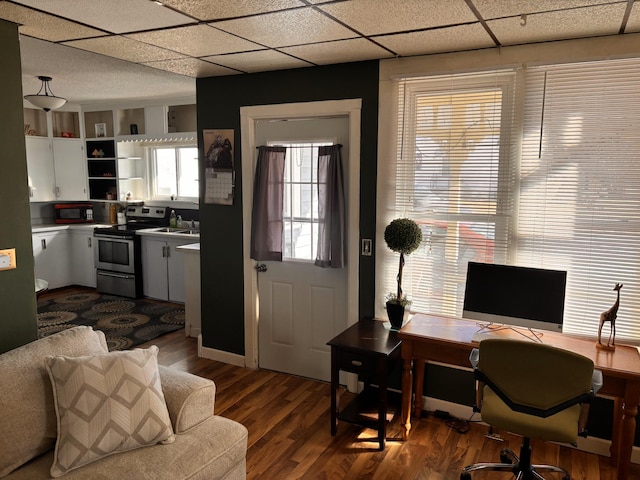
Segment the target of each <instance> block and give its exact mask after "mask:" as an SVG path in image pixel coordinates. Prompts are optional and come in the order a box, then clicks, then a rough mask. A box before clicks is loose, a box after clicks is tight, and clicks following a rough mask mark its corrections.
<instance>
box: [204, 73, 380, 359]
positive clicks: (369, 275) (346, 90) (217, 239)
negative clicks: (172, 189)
mask: <svg viewBox="0 0 640 480" xmlns="http://www.w3.org/2000/svg"><path fill="white" fill-rule="evenodd" d="M378 65H379V64H378V62H377V61H369V62H356V63H345V64H339V65H329V66H322V67H310V68H300V69H293V70H280V71H274V72H262V73H256V74H249V75H232V76H226V77H211V78H202V79H198V80H197V81H196V91H197V109H198V141H199V145H200V146H201V147H202V143H203V142H202V130H203V129H233V130H234V131H235V135H234V146H235V152H234V160H235V168H236V179H235V185H236V187H235V191H234V202H233V205H232V206H223V205H208V204H205V203H204V202H203V201H201V203H200V220H201V224H200V227H201V231H200V244H201V249H200V264H201V278H202V281H201V288H202V344H203V346H205V347H209V348H214V349H216V350H222V351H225V352H231V353H235V354H238V355H244V353H245V352H244V291H243V290H244V278H243V257H242V235H243V234H242V229H243V226H242V220H243V219H242V208H243V206H242V161H243V159H242V152H241V151H240V150H241V149H240V145H241V132H240V107H244V106H255V105H272V104H282V103H296V102H311V101H323V100H345V99H354V98H360V99H362V112H361V113H362V117H361V144H360V149H361V157H360V238H362V237H364V238H375V223H376V209H375V205H376V182H377V177H376V168H377V160H378V158H377V148H378V147H377V145H378V80H379V69H378ZM200 178H204V162H203V152H200ZM203 187H204V186H203V185H202V184H201V189H203ZM202 191H203V190H201V192H202ZM201 198H202V196H201ZM374 251H375V250H374ZM352 254H358V252H352ZM359 277H360V279H359V280H360V294H359V314H360V318H362V317H372V316H373V312H374V290H375V280H374V279H375V258H374V257H373V256H371V257H363V256H361V257H360V270H359Z"/></svg>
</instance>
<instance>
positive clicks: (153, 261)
mask: <svg viewBox="0 0 640 480" xmlns="http://www.w3.org/2000/svg"><path fill="white" fill-rule="evenodd" d="M189 243H193V239H191V240H189V239H187V240H177V239H176V240H168V239H166V238H162V237H160V238H159V237H153V236H150V235H145V236H144V237H143V238H142V291H143V293H144V295H145V296H146V297H151V298H156V299H159V300H169V301H171V302H179V303H184V302H185V287H184V253H183V252H180V251H178V250H176V247H179V246H180V245H187V244H189Z"/></svg>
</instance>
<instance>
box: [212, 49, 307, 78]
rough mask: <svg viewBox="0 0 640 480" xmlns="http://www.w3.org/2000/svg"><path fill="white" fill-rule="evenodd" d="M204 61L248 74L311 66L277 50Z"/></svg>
mask: <svg viewBox="0 0 640 480" xmlns="http://www.w3.org/2000/svg"><path fill="white" fill-rule="evenodd" d="M203 60H208V61H210V62H213V63H217V64H219V65H224V66H227V67H229V68H235V69H236V70H240V71H242V72H247V73H253V72H264V71H268V70H284V69H287V68H300V67H309V66H311V64H310V63H308V62H305V61H303V60H298V59H297V58H293V57H291V56H289V55H285V54H284V53H280V52H277V51H275V50H259V51H257V52H245V53H231V54H228V55H216V56H213V57H205V58H204V59H203Z"/></svg>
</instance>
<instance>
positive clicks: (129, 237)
mask: <svg viewBox="0 0 640 480" xmlns="http://www.w3.org/2000/svg"><path fill="white" fill-rule="evenodd" d="M168 222H169V217H168V215H167V209H166V208H165V207H144V206H129V207H127V223H126V224H125V225H114V226H112V227H109V228H96V229H95V230H94V231H93V236H94V238H95V240H96V242H95V247H94V256H95V264H96V283H97V289H98V291H99V292H103V293H110V294H112V295H119V296H123V297H131V298H138V297H142V256H141V243H142V242H141V241H140V236H139V235H136V230H139V229H141V228H152V227H158V226H165V225H168Z"/></svg>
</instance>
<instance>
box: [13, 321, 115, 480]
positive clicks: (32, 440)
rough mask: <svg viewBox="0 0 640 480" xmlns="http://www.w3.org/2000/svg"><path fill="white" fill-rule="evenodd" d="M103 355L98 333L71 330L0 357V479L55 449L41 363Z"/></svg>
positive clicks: (49, 397) (48, 390)
mask: <svg viewBox="0 0 640 480" xmlns="http://www.w3.org/2000/svg"><path fill="white" fill-rule="evenodd" d="M106 352H108V348H107V342H106V340H105V337H104V333H102V332H99V331H97V332H94V331H93V329H92V328H91V327H74V328H71V329H69V330H64V331H62V332H59V333H56V334H54V335H51V336H48V337H45V338H41V339H40V340H38V341H36V342H32V343H29V344H27V345H23V346H22V347H18V348H16V349H14V350H11V351H9V352H6V353H3V354H2V355H0V392H2V394H0V431H1V432H2V435H0V478H1V477H4V476H6V475H8V474H9V473H10V472H11V471H13V470H15V469H16V468H18V467H19V466H21V465H23V464H24V463H26V462H28V461H29V460H31V459H32V458H35V457H37V456H38V455H40V454H42V453H44V452H46V451H47V450H49V449H51V448H53V446H54V444H55V440H56V421H55V418H56V416H55V412H54V406H53V393H52V391H51V382H50V381H49V378H48V376H47V369H46V367H45V362H44V359H45V357H46V356H48V355H68V356H79V355H91V354H95V353H106Z"/></svg>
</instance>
